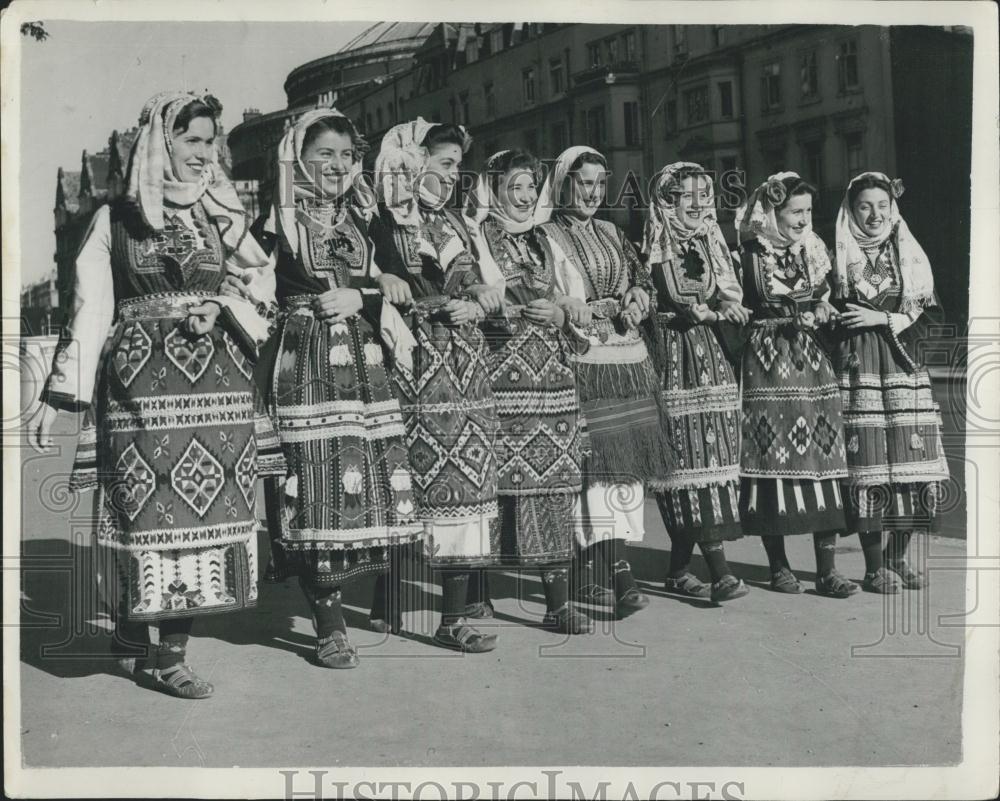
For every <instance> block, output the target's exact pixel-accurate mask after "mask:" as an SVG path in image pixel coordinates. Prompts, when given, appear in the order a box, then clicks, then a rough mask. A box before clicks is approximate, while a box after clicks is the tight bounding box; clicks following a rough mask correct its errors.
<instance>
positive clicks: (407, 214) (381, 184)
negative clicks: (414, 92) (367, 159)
mask: <svg viewBox="0 0 1000 801" xmlns="http://www.w3.org/2000/svg"><path fill="white" fill-rule="evenodd" d="M438 124H439V123H435V122H427V120H425V119H424V118H423V117H417V118H416V119H415V120H413V121H412V122H405V123H402V124H401V125H394V126H393V127H392V128H390V129H389V131H388V132H387V133H386V135H385V136H384V137H382V146H381V148H380V149H379V154H378V158H376V159H375V189H376V192H377V194H378V199H379V200H381V201H382V202H383V203H385V205H386V208H388V209H389V212H390V213H391V214H392V216H393V218H394V219H395V220H396V222H397V223H399V224H400V225H402V226H406V227H409V228H414V227H416V226H418V225H419V224H420V209H419V207H418V206H417V198H416V197H415V196H414V194H413V183H414V181H416V180H417V177H418V176H419V175H420V173H421V172H423V170H424V168H425V167H426V165H427V159H428V158H429V157H430V153H429V152H428V150H427V148H426V147H424V144H423V142H424V138H425V137H426V136H427V133H428V131H430V129H431V128H433V127H434V126H435V125H438ZM458 128H459V130H461V132H462V134H463V138H464V141H463V143H462V152H463V153H465V152H467V151H468V149H469V146H470V145H471V144H472V138H471V137H470V136H469V135H468V133H467V132H466V130H465V128H464V127H463V126H461V125H459V126H458ZM417 192H418V194H419V196H420V200H422V201H423V202H424V203H426V204H427V205H428V206H430V207H431V208H441V207H442V206H444V204H445V203H447V202H448V200H447V198H445V199H441V198H440V197H438V196H437V195H434V194H433V193H431V192H430V191H429V190H428V189H427V188H426V187H425V185H424V183H423V182H421V183H420V186H419V187H418V190H417Z"/></svg>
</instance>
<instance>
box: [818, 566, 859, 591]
mask: <svg viewBox="0 0 1000 801" xmlns="http://www.w3.org/2000/svg"><path fill="white" fill-rule="evenodd" d="M860 590H861V588H860V587H859V586H858V585H857V584H855V583H854V582H853V581H851V580H850V579H848V578H845V577H844V576H842V575H841V574H840V573H838V572H837V571H836V570H834V571H833V572H831V573H827V574H826V575H825V576H820V577H819V578H818V579H816V592H817V593H818V594H819V595H825V596H826V597H827V598H850V597H851V596H852V595H854V594H855V593H857V592H859V591H860Z"/></svg>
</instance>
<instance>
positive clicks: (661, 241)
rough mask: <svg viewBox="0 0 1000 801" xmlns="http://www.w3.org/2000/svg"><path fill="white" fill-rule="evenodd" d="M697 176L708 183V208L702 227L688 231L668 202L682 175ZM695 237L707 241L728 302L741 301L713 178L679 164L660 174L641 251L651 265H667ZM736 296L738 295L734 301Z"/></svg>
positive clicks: (687, 164) (691, 164)
mask: <svg viewBox="0 0 1000 801" xmlns="http://www.w3.org/2000/svg"><path fill="white" fill-rule="evenodd" d="M689 171H693V172H695V173H696V174H697V175H698V177H699V178H701V179H704V180H705V181H707V182H708V189H707V195H708V196H707V197H706V198H705V206H706V207H707V209H706V210H705V211H703V212H702V215H701V224H700V225H699V226H698V228H697V229H691V228H688V227H687V226H686V225H684V223H682V222H681V221H680V219H678V217H677V209H676V207H675V206H674V204H673V203H670V202H669V201H668V200H667V196H668V195H669V194H670V193H671V192H673V191H676V190H678V189H679V188H680V183H681V182H680V180H679V175H680V173H682V172H689ZM695 237H704V239H705V244H706V246H707V250H708V255H709V259H710V260H711V269H712V273H713V274H714V275H715V278H716V281H717V282H718V283H719V286H720V288H722V289H723V294H724V295H725V296H726V298H727V299H739V298H741V297H742V291H740V287H739V282H738V281H737V280H736V271H735V270H734V269H733V259H732V256H731V255H730V253H729V246H728V245H727V244H726V238H725V236H724V235H723V233H722V228H720V227H719V220H718V217H717V216H716V211H715V190H714V186H713V183H712V178H711V177H710V176H709V175H708V174H707V173H706V172H705V169H704V167H702V166H701V165H700V164H695V163H694V162H691V161H677V162H674V163H673V164H668V165H667V166H666V167H664V168H663V169H662V170H661V171H660V174H659V176H658V177H657V181H656V188H655V189H654V191H653V193H652V196H651V198H650V203H649V216H648V218H647V220H646V229H645V232H644V235H643V243H642V249H643V252H644V253H645V254H646V255H647V257H648V259H649V263H650V264H651V265H652V264H661V263H667V262H669V260H670V259H671V258H672V257H673V255H674V254H675V252H676V248H677V246H678V245H680V244H683V243H685V242H687V241H689V240H691V239H694V238H695ZM733 293H735V294H736V297H735V298H732V295H733Z"/></svg>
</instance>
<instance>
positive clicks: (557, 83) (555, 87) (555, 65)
mask: <svg viewBox="0 0 1000 801" xmlns="http://www.w3.org/2000/svg"><path fill="white" fill-rule="evenodd" d="M549 86H550V87H551V89H552V94H554V95H557V94H559V93H560V92H562V91H563V89H564V88H565V87H564V86H563V63H562V59H558V58H554V59H552V60H551V61H549Z"/></svg>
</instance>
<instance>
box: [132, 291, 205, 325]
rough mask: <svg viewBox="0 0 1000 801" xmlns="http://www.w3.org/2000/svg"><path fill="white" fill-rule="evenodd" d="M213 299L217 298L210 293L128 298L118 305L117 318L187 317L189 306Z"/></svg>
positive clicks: (183, 293) (162, 293) (164, 294)
mask: <svg viewBox="0 0 1000 801" xmlns="http://www.w3.org/2000/svg"><path fill="white" fill-rule="evenodd" d="M214 297H217V296H216V295H215V294H214V293H211V292H160V293H157V294H155V295H144V296H142V297H140V298H129V299H128V300H123V301H120V302H119V303H118V317H119V319H121V320H140V319H156V318H165V317H176V318H182V317H187V316H188V314H189V311H188V309H189V308H190V307H191V306H200V305H201V304H202V303H204V302H205V301H206V300H208V299H210V298H214Z"/></svg>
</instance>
